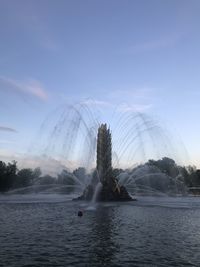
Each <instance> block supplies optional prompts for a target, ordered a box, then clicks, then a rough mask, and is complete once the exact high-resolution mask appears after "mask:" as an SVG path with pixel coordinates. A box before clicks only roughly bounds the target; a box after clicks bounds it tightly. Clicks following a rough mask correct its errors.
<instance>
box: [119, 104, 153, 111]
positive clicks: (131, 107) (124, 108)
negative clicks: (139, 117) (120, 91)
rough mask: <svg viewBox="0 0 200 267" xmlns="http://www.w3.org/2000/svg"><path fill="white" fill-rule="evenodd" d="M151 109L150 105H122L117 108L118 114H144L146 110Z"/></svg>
mask: <svg viewBox="0 0 200 267" xmlns="http://www.w3.org/2000/svg"><path fill="white" fill-rule="evenodd" d="M150 108H152V104H134V105H128V104H122V105H120V106H119V108H118V110H119V111H120V112H122V113H123V112H124V113H125V112H144V111H146V110H148V109H150Z"/></svg>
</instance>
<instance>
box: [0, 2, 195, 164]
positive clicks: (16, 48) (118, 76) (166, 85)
mask: <svg viewBox="0 0 200 267" xmlns="http://www.w3.org/2000/svg"><path fill="white" fill-rule="evenodd" d="M199 14H200V1H199V0H163V1H160V0H109V1H107V0H101V1H100V0H59V1H56V0H42V1H41V0H34V1H32V0H17V1H15V0H13V1H11V0H0V40H1V41H0V159H1V160H7V161H8V160H12V159H17V160H18V161H20V160H21V162H25V161H24V158H25V157H27V153H29V158H31V157H32V156H33V155H32V154H31V151H29V152H27V151H28V148H29V147H30V144H31V142H33V140H34V138H35V136H36V135H37V133H38V131H39V129H40V126H41V124H42V123H43V121H44V120H45V118H46V117H47V116H48V114H50V112H52V111H53V110H55V109H56V108H57V107H59V106H61V105H63V104H64V103H67V104H72V105H73V104H74V103H79V102H85V103H87V104H88V106H90V108H91V109H93V105H94V103H95V106H96V107H98V109H99V110H102V112H103V113H104V118H105V120H108V121H109V120H110V116H111V115H110V114H111V112H110V110H111V109H114V108H115V107H116V106H117V105H122V108H121V109H120V111H121V112H122V113H123V112H125V111H127V110H128V111H138V112H144V113H145V114H148V115H149V116H151V117H152V118H156V119H158V120H159V121H160V123H161V124H162V125H165V126H166V125H167V126H166V127H167V128H168V129H169V131H171V132H172V133H173V134H174V135H176V137H177V136H178V139H179V140H181V142H182V144H183V146H184V147H185V149H186V150H187V153H188V161H187V163H186V164H194V165H196V166H197V167H200V143H199V136H200V124H199V123H198V119H199V117H200V107H199V103H200V30H199V26H200V16H199ZM88 99H92V101H88ZM106 114H107V115H106ZM25 155H26V156H25ZM33 160H34V159H33Z"/></svg>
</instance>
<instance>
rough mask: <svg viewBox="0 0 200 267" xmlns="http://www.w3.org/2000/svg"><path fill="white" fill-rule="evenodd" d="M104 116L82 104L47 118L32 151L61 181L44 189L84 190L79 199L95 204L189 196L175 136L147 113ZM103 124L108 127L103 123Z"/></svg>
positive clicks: (66, 107)
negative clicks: (133, 197)
mask: <svg viewBox="0 0 200 267" xmlns="http://www.w3.org/2000/svg"><path fill="white" fill-rule="evenodd" d="M101 115H102V114H101V113H99V112H98V110H97V109H95V108H94V107H93V108H92V109H90V107H89V106H88V105H87V104H86V103H79V104H76V105H73V106H72V105H64V106H61V107H59V108H58V109H56V110H55V111H54V112H53V113H52V114H50V115H49V116H48V117H47V118H46V119H45V120H44V122H43V124H42V126H41V128H40V131H39V133H38V136H37V137H36V141H35V142H33V144H32V145H31V147H30V153H33V154H36V155H38V157H36V160H37V159H38V160H39V163H40V164H41V167H42V171H44V172H47V173H48V174H50V175H53V176H57V175H58V176H59V178H60V181H59V182H58V184H55V186H52V187H51V188H49V187H48V188H46V187H45V188H41V189H42V191H45V192H61V193H64V192H66V193H73V194H76V195H77V194H78V195H81V194H82V192H83V194H82V195H81V196H80V197H79V198H78V199H83V200H92V199H93V201H95V200H97V201H107V200H108V201H109V200H122V199H124V200H129V199H130V195H129V194H128V192H129V193H130V194H132V195H137V196H138V195H177V194H185V191H186V189H185V188H184V177H183V175H182V172H181V168H179V166H180V165H182V164H183V163H184V158H185V156H186V153H185V150H184V147H183V146H182V144H181V143H180V142H179V140H177V139H176V138H175V137H174V135H171V134H170V132H169V131H168V130H167V129H165V128H163V127H162V126H161V125H160V124H159V122H157V121H155V120H154V119H152V118H151V117H149V116H148V115H146V114H143V113H139V112H131V111H130V112H128V111H126V112H121V111H120V108H119V110H117V109H116V110H115V111H113V112H112V114H108V115H109V116H106V117H103V116H101ZM104 120H106V121H109V127H107V125H106V124H100V123H99V121H104ZM109 128H110V129H112V142H111V133H110V129H109ZM26 158H28V157H26ZM164 158H168V159H174V161H172V162H171V161H170V160H167V161H165V160H164V161H163V159H164ZM149 160H150V161H149ZM152 160H156V162H155V164H154V162H153V161H152ZM157 160H158V161H161V162H160V163H159V164H157V163H158V162H157ZM176 163H177V164H178V165H176ZM165 164H166V166H167V168H163V166H164V165H165ZM179 164H180V165H179ZM36 167H37V166H36ZM81 170H82V171H81ZM83 170H84V171H83ZM94 170H95V171H94ZM170 170H171V171H170ZM34 189H35V188H34ZM39 189H40V188H37V190H39ZM127 191H128V192H127ZM122 196H123V197H122Z"/></svg>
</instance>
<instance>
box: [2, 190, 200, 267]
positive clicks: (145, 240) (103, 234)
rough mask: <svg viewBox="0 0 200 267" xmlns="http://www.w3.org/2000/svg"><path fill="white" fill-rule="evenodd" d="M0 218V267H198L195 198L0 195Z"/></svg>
mask: <svg viewBox="0 0 200 267" xmlns="http://www.w3.org/2000/svg"><path fill="white" fill-rule="evenodd" d="M79 209H82V210H83V212H84V215H83V217H81V218H79V217H78V216H77V211H78V210H79ZM0 214H1V220H0V229H1V231H0V241H1V242H0V266H6V267H7V266H200V249H199V248H200V233H199V225H200V199H199V198H194V197H191V198H189V197H187V198H158V197H157V198H150V197H148V198H147V197H143V198H142V197H141V198H139V200H138V201H137V202H132V203H130V202H129V203H102V204H99V205H96V206H95V207H93V209H91V208H90V205H89V208H88V204H87V203H83V202H73V201H70V200H69V199H68V198H67V197H66V196H65V195H37V194H35V195H30V196H28V195H26V196H20V195H16V196H15V195H13V196H2V195H1V196H0Z"/></svg>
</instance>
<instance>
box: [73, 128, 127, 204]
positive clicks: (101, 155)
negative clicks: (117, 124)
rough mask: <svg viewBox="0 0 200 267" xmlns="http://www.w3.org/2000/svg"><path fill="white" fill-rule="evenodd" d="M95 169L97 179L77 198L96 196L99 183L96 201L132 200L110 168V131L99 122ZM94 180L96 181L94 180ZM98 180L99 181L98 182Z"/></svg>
mask: <svg viewBox="0 0 200 267" xmlns="http://www.w3.org/2000/svg"><path fill="white" fill-rule="evenodd" d="M96 171H97V177H98V181H96V180H95V179H94V181H93V182H92V183H91V184H90V185H88V186H87V187H86V189H85V190H84V192H83V195H82V196H80V197H79V198H78V200H91V199H92V197H93V195H95V196H96V191H97V190H95V189H96V188H98V184H99V183H101V184H102V186H101V190H100V191H99V192H98V196H97V200H98V201H128V200H132V198H131V197H130V195H129V194H128V192H127V190H126V188H125V187H124V186H120V185H119V184H118V181H117V179H116V177H114V175H113V170H112V142H111V132H110V129H109V128H107V125H106V124H101V125H100V127H99V129H98V134H97V161H96ZM95 181H96V182H95ZM98 182H99V183H98Z"/></svg>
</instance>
